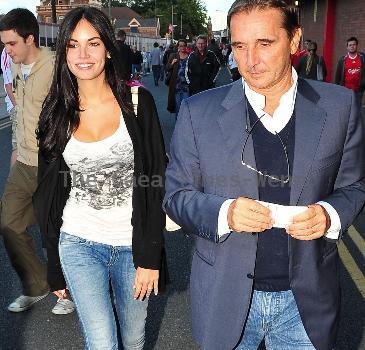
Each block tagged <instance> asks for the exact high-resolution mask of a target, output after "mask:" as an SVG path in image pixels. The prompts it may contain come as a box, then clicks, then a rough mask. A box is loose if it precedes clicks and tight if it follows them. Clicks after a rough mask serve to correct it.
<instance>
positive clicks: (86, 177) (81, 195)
mask: <svg viewBox="0 0 365 350" xmlns="http://www.w3.org/2000/svg"><path fill="white" fill-rule="evenodd" d="M122 136H123V135H121V132H120V128H119V129H118V130H117V131H116V132H115V134H113V135H112V136H110V137H108V138H107V139H104V140H102V141H98V142H93V143H83V142H80V141H78V140H76V139H75V138H71V140H70V142H69V144H68V145H67V147H66V148H69V149H68V150H67V149H66V150H65V151H66V152H65V153H64V156H65V160H66V163H67V164H68V166H69V168H70V171H71V179H72V186H71V192H70V198H69V199H70V200H71V201H73V202H74V203H75V202H76V203H77V204H81V205H86V206H89V207H91V208H93V209H96V210H101V209H109V208H113V207H123V206H125V205H127V204H128V201H130V199H131V197H132V189H133V170H134V153H133V145H132V142H131V140H130V138H129V137H128V138H125V137H124V138H123V137H122ZM70 148H72V152H67V151H70Z"/></svg>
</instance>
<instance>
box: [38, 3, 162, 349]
mask: <svg viewBox="0 0 365 350" xmlns="http://www.w3.org/2000/svg"><path fill="white" fill-rule="evenodd" d="M120 62H121V60H120V58H119V52H118V49H117V43H116V40H115V37H114V33H113V28H112V26H111V24H110V22H109V20H108V18H107V16H106V15H105V14H103V13H102V12H101V11H99V10H97V9H95V8H93V7H78V8H76V9H73V10H72V11H70V12H69V13H68V14H67V15H66V16H65V19H64V21H63V22H62V24H61V27H60V31H59V36H58V42H57V48H56V62H55V72H54V77H53V81H52V85H51V88H50V92H49V94H48V96H47V98H46V100H45V103H44V108H43V111H42V113H41V116H40V122H39V128H38V131H37V135H38V140H39V149H40V153H39V174H38V178H39V185H38V189H37V191H36V193H35V195H34V204H35V208H36V212H37V216H38V221H39V225H40V228H41V232H42V235H43V238H44V244H45V246H46V248H47V249H48V280H49V284H50V286H51V288H52V290H59V289H63V288H64V287H65V285H66V282H67V286H68V288H69V290H70V292H71V296H72V297H73V300H74V302H75V305H76V309H77V312H78V315H79V319H80V323H81V326H82V331H83V335H84V340H85V348H86V349H95V350H100V349H117V348H118V342H117V324H119V325H120V333H121V336H122V342H123V347H124V349H125V350H128V349H142V348H143V344H144V329H145V320H146V315H147V303H148V299H149V296H150V294H151V293H152V292H153V293H154V294H157V293H158V291H159V290H161V288H162V287H163V285H164V279H165V273H166V269H165V256H164V247H163V234H162V232H163V228H164V226H165V216H164V214H163V212H162V208H161V203H162V199H163V194H164V190H163V188H164V171H165V151H164V144H163V138H162V133H161V129H160V124H159V121H158V116H157V111H156V106H155V103H154V100H153V98H152V96H151V94H150V93H149V92H148V91H146V90H145V89H143V88H139V92H138V108H137V113H136V114H135V113H134V111H133V105H132V95H131V91H130V90H131V89H130V88H129V87H128V85H127V84H126V79H127V78H128V77H127V76H126V74H125V73H124V71H123V68H124V67H121V66H120ZM57 248H58V249H57ZM61 266H62V270H63V273H64V276H65V280H66V281H65V280H64V279H63V275H62V271H61V269H60V267H61ZM110 291H111V292H112V293H110ZM113 303H114V304H115V309H116V313H117V317H118V320H116V319H115V316H114V312H113Z"/></svg>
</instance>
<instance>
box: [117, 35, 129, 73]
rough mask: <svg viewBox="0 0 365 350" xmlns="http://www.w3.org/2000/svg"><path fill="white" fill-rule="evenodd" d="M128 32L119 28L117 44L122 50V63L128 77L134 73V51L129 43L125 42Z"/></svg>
mask: <svg viewBox="0 0 365 350" xmlns="http://www.w3.org/2000/svg"><path fill="white" fill-rule="evenodd" d="M126 38H127V34H126V32H125V31H124V30H123V29H119V30H118V33H117V44H118V48H119V51H120V55H121V56H120V57H121V65H122V66H123V67H125V69H126V74H127V76H128V77H131V75H132V51H131V48H130V46H129V45H127V44H126V43H125V40H126Z"/></svg>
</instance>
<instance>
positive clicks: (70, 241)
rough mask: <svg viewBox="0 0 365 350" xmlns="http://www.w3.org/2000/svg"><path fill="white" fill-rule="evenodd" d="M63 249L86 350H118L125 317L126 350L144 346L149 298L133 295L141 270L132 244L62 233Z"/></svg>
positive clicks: (124, 339)
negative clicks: (138, 269) (139, 270)
mask: <svg viewBox="0 0 365 350" xmlns="http://www.w3.org/2000/svg"><path fill="white" fill-rule="evenodd" d="M59 253H60V260H61V265H62V269H63V272H64V275H65V279H66V282H67V285H68V288H69V289H70V292H71V295H72V298H73V300H74V303H75V305H76V310H77V313H78V316H79V319H80V323H81V328H82V332H83V335H84V341H85V349H88V350H116V349H118V339H117V327H118V326H117V325H118V321H119V325H120V333H121V337H122V342H123V348H124V350H132V349H133V350H142V349H143V345H144V337H145V323H146V317H147V305H148V300H147V299H146V300H144V301H139V300H134V299H133V282H134V277H135V272H136V270H135V268H134V265H133V257H132V248H131V247H126V246H121V247H113V246H109V245H105V244H101V243H95V242H91V241H87V240H85V239H82V238H79V237H76V236H72V235H69V234H67V233H64V232H61V235H60V240H59ZM110 285H111V289H112V292H111V291H110ZM113 304H114V305H115V309H116V311H117V315H118V320H116V319H115V316H114V312H113Z"/></svg>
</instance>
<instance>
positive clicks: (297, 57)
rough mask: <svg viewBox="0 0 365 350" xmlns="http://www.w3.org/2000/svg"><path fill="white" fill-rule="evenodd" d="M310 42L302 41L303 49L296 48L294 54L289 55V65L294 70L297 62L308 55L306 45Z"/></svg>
mask: <svg viewBox="0 0 365 350" xmlns="http://www.w3.org/2000/svg"><path fill="white" fill-rule="evenodd" d="M311 42H312V40H310V39H307V40H304V46H303V49H302V50H300V48H299V47H298V50H297V52H296V53H294V54H292V55H290V58H291V65H292V66H293V67H294V68H295V69H296V67H297V65H298V63H299V60H300V59H301V58H302V57H305V56H307V55H308V45H309V44H310V43H311Z"/></svg>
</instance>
